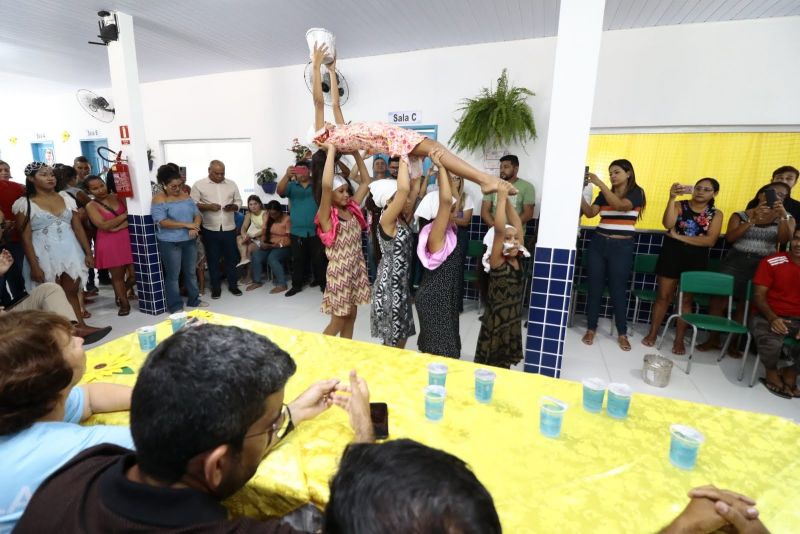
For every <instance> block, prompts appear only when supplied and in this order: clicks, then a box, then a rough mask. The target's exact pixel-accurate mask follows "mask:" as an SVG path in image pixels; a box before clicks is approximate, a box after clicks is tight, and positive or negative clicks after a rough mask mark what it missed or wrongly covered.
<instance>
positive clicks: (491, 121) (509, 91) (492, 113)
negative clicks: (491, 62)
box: [450, 69, 536, 151]
mask: <svg viewBox="0 0 800 534" xmlns="http://www.w3.org/2000/svg"><path fill="white" fill-rule="evenodd" d="M533 95H534V93H533V91H531V90H530V89H526V88H524V87H513V86H512V87H509V85H508V74H507V69H503V73H502V74H501V75H500V77H499V78H498V79H497V89H495V90H494V91H492V90H491V88H486V87H484V88H483V89H481V92H480V93H479V94H478V96H477V97H476V98H466V99H464V100H463V102H462V104H463V105H462V107H461V108H459V111H462V112H463V113H462V115H461V120H459V121H458V128H456V131H455V132H454V133H453V136H452V137H451V138H450V146H451V147H453V149H454V150H467V151H474V150H477V149H481V150H489V149H492V148H498V147H503V146H509V145H512V144H524V143H525V142H526V141H528V140H531V139H536V124H535V123H534V121H533V110H531V107H530V106H529V105H528V103H527V102H526V100H527V98H528V97H529V96H533Z"/></svg>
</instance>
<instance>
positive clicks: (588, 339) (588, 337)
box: [581, 330, 595, 345]
mask: <svg viewBox="0 0 800 534" xmlns="http://www.w3.org/2000/svg"><path fill="white" fill-rule="evenodd" d="M594 334H595V332H594V330H587V331H586V333H585V334H583V337H582V338H581V341H583V344H584V345H591V344H593V343H594Z"/></svg>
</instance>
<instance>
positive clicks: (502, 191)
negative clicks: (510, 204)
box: [497, 180, 511, 197]
mask: <svg viewBox="0 0 800 534" xmlns="http://www.w3.org/2000/svg"><path fill="white" fill-rule="evenodd" d="M510 192H511V184H510V183H508V182H506V181H505V180H500V181H499V182H498V184H497V195H498V197H499V196H503V197H507V196H508V194H509V193H510Z"/></svg>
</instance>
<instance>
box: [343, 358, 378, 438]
mask: <svg viewBox="0 0 800 534" xmlns="http://www.w3.org/2000/svg"><path fill="white" fill-rule="evenodd" d="M337 390H338V391H341V392H348V393H350V395H349V396H347V395H335V396H334V397H333V402H334V403H335V404H336V405H337V406H339V407H340V408H342V409H343V410H344V411H346V412H347V413H348V415H349V416H350V426H351V427H352V428H353V431H354V432H355V433H356V441H359V442H372V441H375V434H374V432H373V430H372V418H371V417H370V411H369V388H368V387H367V381H366V380H364V379H363V378H361V377H360V376H358V375H357V374H356V371H355V369H353V370H352V371H350V385H349V386H345V385H340V386H339V387H338V388H337Z"/></svg>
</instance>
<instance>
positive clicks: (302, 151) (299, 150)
mask: <svg viewBox="0 0 800 534" xmlns="http://www.w3.org/2000/svg"><path fill="white" fill-rule="evenodd" d="M287 150H288V151H289V152H292V153H294V159H295V161H300V160H302V159H303V157H304V156H305V155H306V152H311V149H310V148H308V147H307V146H305V145H302V144H300V141H299V140H298V139H297V137H295V138H294V139H292V146H291V147H289V148H287Z"/></svg>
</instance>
